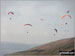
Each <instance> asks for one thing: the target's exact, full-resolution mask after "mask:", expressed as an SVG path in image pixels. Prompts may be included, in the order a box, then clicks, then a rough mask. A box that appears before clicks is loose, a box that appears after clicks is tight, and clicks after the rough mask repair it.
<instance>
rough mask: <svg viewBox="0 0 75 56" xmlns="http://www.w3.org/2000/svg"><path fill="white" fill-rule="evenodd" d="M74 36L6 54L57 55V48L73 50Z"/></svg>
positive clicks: (10, 55)
mask: <svg viewBox="0 0 75 56" xmlns="http://www.w3.org/2000/svg"><path fill="white" fill-rule="evenodd" d="M74 40H75V37H74V38H67V39H63V40H58V41H55V42H51V43H47V44H44V45H40V46H38V47H35V48H32V49H29V50H27V51H21V52H17V53H13V54H9V55H8V56H19V55H58V54H59V50H61V51H62V50H64V51H65V50H67V51H70V50H73V49H74V48H75V47H74Z"/></svg>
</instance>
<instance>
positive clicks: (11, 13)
mask: <svg viewBox="0 0 75 56" xmlns="http://www.w3.org/2000/svg"><path fill="white" fill-rule="evenodd" d="M8 15H10V16H12V15H14V13H13V12H8ZM9 19H10V20H11V19H12V18H11V17H10V18H9Z"/></svg>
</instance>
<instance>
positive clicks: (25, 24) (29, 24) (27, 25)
mask: <svg viewBox="0 0 75 56" xmlns="http://www.w3.org/2000/svg"><path fill="white" fill-rule="evenodd" d="M24 26H32V25H31V24H24Z"/></svg>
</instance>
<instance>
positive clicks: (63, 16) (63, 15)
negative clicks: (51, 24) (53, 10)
mask: <svg viewBox="0 0 75 56" xmlns="http://www.w3.org/2000/svg"><path fill="white" fill-rule="evenodd" d="M69 12H70V11H67V14H65V15H63V16H62V17H61V18H62V19H64V18H65V16H68V17H69V18H70V19H71V18H72V16H71V15H69Z"/></svg>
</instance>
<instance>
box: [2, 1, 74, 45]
mask: <svg viewBox="0 0 75 56" xmlns="http://www.w3.org/2000/svg"><path fill="white" fill-rule="evenodd" d="M74 2H75V1H74V0H70V1H69V0H68V1H67V0H66V1H59V0H53V1H48V0H47V1H27V0H26V1H15V0H13V1H9V0H7V1H1V41H7V42H12V43H24V44H44V43H49V42H53V41H56V40H60V39H65V38H72V37H74V10H75V6H74V5H75V3H74ZM67 11H69V13H68V14H69V15H71V16H72V19H71V18H69V17H68V16H66V17H65V18H64V19H62V18H61V16H63V15H64V14H67ZM8 12H13V13H14V15H12V14H9V15H8ZM10 18H11V20H10ZM40 19H43V21H41V20H40ZM65 23H68V24H67V25H66V24H65ZM24 24H31V25H32V26H24ZM54 29H57V30H58V32H57V33H56V31H55V30H54ZM27 32H28V33H27ZM54 34H55V35H54Z"/></svg>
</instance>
